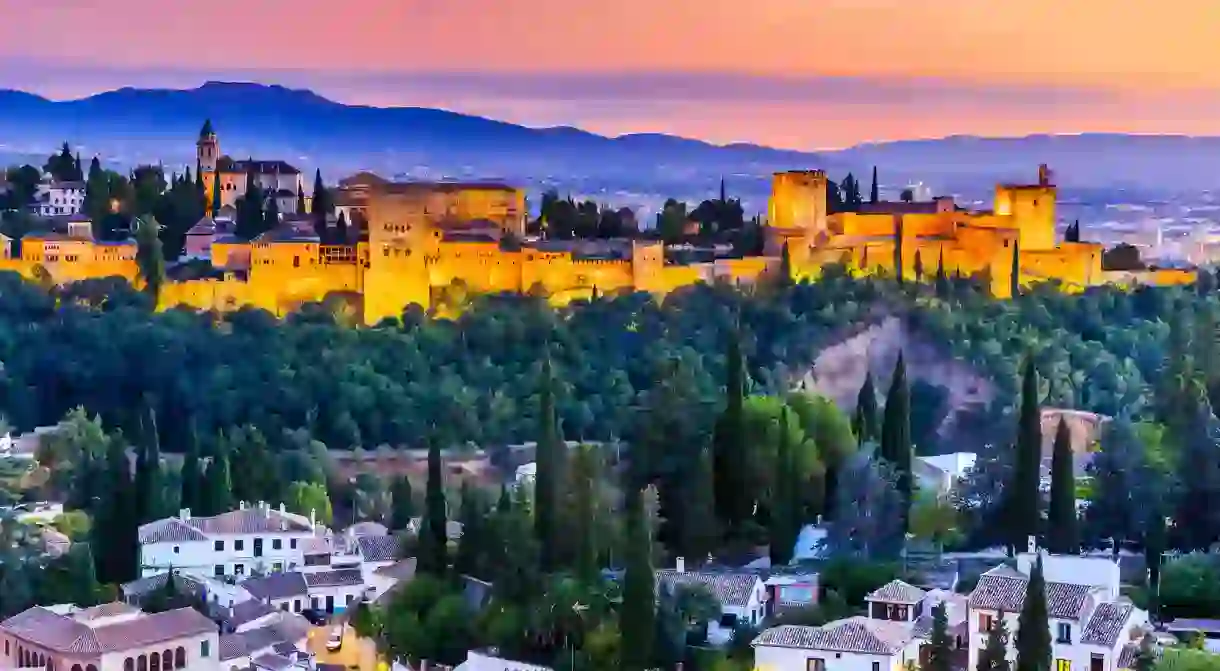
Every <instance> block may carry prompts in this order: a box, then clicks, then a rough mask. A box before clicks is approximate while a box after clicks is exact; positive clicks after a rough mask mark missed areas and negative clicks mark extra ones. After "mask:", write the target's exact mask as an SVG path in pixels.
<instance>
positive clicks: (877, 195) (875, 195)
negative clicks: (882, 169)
mask: <svg viewBox="0 0 1220 671" xmlns="http://www.w3.org/2000/svg"><path fill="white" fill-rule="evenodd" d="M880 200H881V189H880V187H879V186H878V184H877V166H875V165H874V166H873V188H872V189H871V190H870V191H869V192H868V202H870V203H874V204H876V203H877V202H879V201H880Z"/></svg>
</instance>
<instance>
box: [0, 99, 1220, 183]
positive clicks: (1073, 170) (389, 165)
mask: <svg viewBox="0 0 1220 671" xmlns="http://www.w3.org/2000/svg"><path fill="white" fill-rule="evenodd" d="M205 119H211V120H212V123H213V125H214V127H215V128H216V130H217V132H218V134H219V137H220V143H221V150H222V152H223V153H227V154H230V155H232V156H234V157H237V158H241V157H245V156H254V157H256V158H283V159H285V160H287V161H289V162H291V163H294V164H296V165H298V167H300V168H302V169H303V170H305V171H307V172H310V173H311V172H312V171H313V169H314V168H315V167H320V168H321V169H322V170H323V171H324V173H325V175H326V176H327V177H328V179H329V180H331V181H333V180H334V179H337V178H338V177H340V176H342V175H343V174H346V173H349V172H353V171H355V170H359V169H371V170H375V171H377V172H380V173H382V174H385V175H388V176H393V175H407V176H412V177H421V178H434V179H435V178H448V177H452V178H474V177H482V178H496V179H507V180H512V181H516V182H520V183H524V184H527V185H529V186H531V187H535V188H541V187H546V186H555V187H558V188H560V189H564V190H570V191H572V192H574V193H583V194H600V195H602V196H608V197H609V199H611V200H613V199H614V197H615V194H617V195H618V196H620V197H622V198H630V197H645V196H655V195H657V194H669V195H674V196H676V197H697V195H698V194H705V195H710V194H711V193H713V192H714V190H715V188H716V186H717V184H718V182H719V180H720V179H721V178H722V177H723V178H726V179H727V180H729V182H730V184H731V186H732V187H733V189H734V190H736V191H738V192H740V193H742V195H743V196H745V197H746V198H747V199H753V198H756V197H758V196H759V195H761V194H765V192H766V189H767V186H768V184H769V175H770V174H771V173H772V172H775V171H778V170H789V169H809V168H822V169H825V170H827V171H828V173H830V174H831V176H832V178H837V177H840V176H842V174H844V173H846V172H847V171H849V170H850V171H855V174H856V175H857V176H859V177H861V178H862V179H863V180H865V181H867V179H868V173H870V172H871V170H872V166H874V165H876V166H879V169H880V171H881V176H882V180H881V181H882V183H883V186H885V188H886V190H887V191H891V192H892V194H893V195H896V192H897V190H898V189H900V188H901V187H902V186H905V185H906V184H908V183H910V182H913V181H922V182H924V183H927V184H928V185H929V186H931V187H933V190H934V191H937V192H942V193H949V192H953V193H960V192H967V193H968V192H974V191H978V192H979V194H980V195H984V196H985V193H986V191H987V190H988V189H989V188H990V186H991V184H993V183H994V182H996V181H1001V180H1004V181H1013V180H1026V181H1028V180H1030V179H1032V178H1033V177H1034V175H1035V172H1036V168H1037V165H1038V164H1039V163H1048V164H1050V165H1051V166H1052V168H1054V169H1055V171H1056V175H1057V176H1058V178H1059V181H1060V183H1061V185H1063V186H1065V187H1068V188H1077V189H1081V190H1089V189H1106V190H1112V189H1138V190H1145V191H1148V192H1150V193H1172V192H1173V191H1175V190H1186V191H1199V190H1204V189H1207V188H1210V187H1212V186H1214V185H1215V184H1216V176H1217V175H1218V174H1220V138H1214V137H1186V136H1132V135H1119V134H1088V135H1057V136H1052V135H1034V136H1027V137H1019V138H979V137H967V136H961V137H949V138H943V139H934V140H911V141H902V142H892V143H883V144H872V145H860V146H856V147H852V148H849V149H845V150H836V151H820V152H802V151H794V150H787V149H776V148H771V147H763V146H758V145H752V144H730V145H714V144H710V143H707V142H702V141H699V140H692V139H687V138H681V137H675V136H670V135H662V134H631V135H622V136H618V137H605V136H601V135H597V134H594V133H590V132H587V131H583V130H580V129H577V128H570V127H551V128H531V127H526V126H521V125H516V124H512V123H507V122H503V121H496V120H491V119H486V118H483V117H478V116H471V115H466V114H459V113H456V112H450V111H445V110H438V109H428V108H416V107H398V108H378V107H369V106H361V105H347V104H343V103H339V102H335V101H332V100H328V99H326V98H324V97H322V96H319V95H317V94H316V93H313V92H311V91H306V90H296V89H288V88H284V87H281V86H273V85H263V84H250V83H226V82H209V83H206V84H204V85H202V86H200V87H198V88H195V89H187V90H160V89H133V88H125V89H119V90H116V91H110V92H106V93H100V94H97V95H93V96H90V97H87V98H82V99H78V100H65V101H53V100H48V99H46V98H43V97H41V96H37V95H34V94H31V93H26V92H22V91H13V90H0V160H3V161H5V162H12V161H14V160H22V157H39V156H41V157H45V155H46V154H47V152H48V151H50V150H51V149H53V148H55V147H58V146H59V144H61V143H62V142H64V141H68V142H70V143H71V144H72V145H73V146H74V147H77V148H78V149H79V151H80V152H81V154H82V155H83V156H91V155H98V156H101V157H102V159H103V161H105V162H107V163H108V164H111V165H115V166H131V165H135V164H138V163H144V162H158V161H160V162H163V163H165V164H166V165H167V166H188V165H193V163H194V142H195V139H196V137H197V135H198V132H199V129H200V127H201V126H202V124H203V121H204V120H205Z"/></svg>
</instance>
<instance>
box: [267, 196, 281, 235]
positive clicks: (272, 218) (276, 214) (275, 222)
mask: <svg viewBox="0 0 1220 671" xmlns="http://www.w3.org/2000/svg"><path fill="white" fill-rule="evenodd" d="M279 225H280V203H279V201H278V200H277V199H276V197H275V193H272V194H271V197H270V198H268V199H267V211H266V212H265V213H264V214H263V230H264V231H273V230H275V229H276V228H278V227H279Z"/></svg>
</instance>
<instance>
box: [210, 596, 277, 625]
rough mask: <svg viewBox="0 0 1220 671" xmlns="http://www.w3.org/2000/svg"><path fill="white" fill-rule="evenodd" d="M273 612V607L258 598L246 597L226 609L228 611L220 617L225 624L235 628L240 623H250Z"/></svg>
mask: <svg viewBox="0 0 1220 671" xmlns="http://www.w3.org/2000/svg"><path fill="white" fill-rule="evenodd" d="M275 612H276V609H275V608H272V607H271V606H269V605H267V604H266V603H264V602H263V601H260V600H259V599H247V600H245V601H239V602H238V603H235V604H233V606H232V607H231V608H229V609H228V612H227V613H225V614H224V615H223V616H222V619H223V621H224V623H225V624H227V625H229V626H230V627H233V628H234V629H237V628H239V627H241V626H242V625H246V624H250V623H251V622H254V621H255V620H257V619H259V618H263V617H267V616H268V615H271V614H274V613H275Z"/></svg>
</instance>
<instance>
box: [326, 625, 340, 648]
mask: <svg viewBox="0 0 1220 671" xmlns="http://www.w3.org/2000/svg"><path fill="white" fill-rule="evenodd" d="M342 647H343V627H335V628H334V629H331V630H330V636H329V637H328V638H327V639H326V649H327V650H329V651H330V652H335V651H336V650H338V649H339V648H342Z"/></svg>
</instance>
